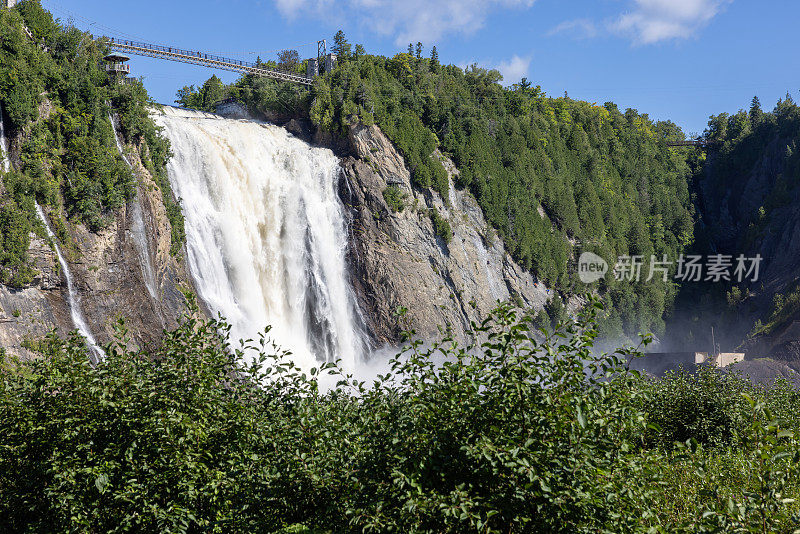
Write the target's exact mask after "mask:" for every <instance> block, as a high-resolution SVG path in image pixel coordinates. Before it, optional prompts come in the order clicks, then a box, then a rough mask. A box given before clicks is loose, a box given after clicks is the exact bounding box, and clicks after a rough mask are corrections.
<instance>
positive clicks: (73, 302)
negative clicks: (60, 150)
mask: <svg viewBox="0 0 800 534" xmlns="http://www.w3.org/2000/svg"><path fill="white" fill-rule="evenodd" d="M0 151H2V153H3V172H8V171H10V170H11V161H10V160H9V159H8V142H7V140H6V131H5V126H4V125H3V108H2V106H0ZM36 215H37V216H38V217H39V220H41V221H42V224H43V225H44V228H45V230H46V231H47V235H48V236H49V237H50V239H51V240H52V241H53V245H54V246H55V248H56V256H57V257H58V263H59V265H61V270H62V271H63V272H64V278H65V279H66V282H67V305H68V306H69V313H70V316H71V317H72V324H73V325H74V326H75V328H76V329H77V330H78V333H80V334H81V335H82V336H83V337H84V338H86V344H87V345H88V346H89V350H91V352H92V360H93V361H94V362H95V363H97V362H98V361H100V360H102V359H103V358H105V353H104V352H103V349H101V348H100V346H99V345H98V344H97V341H95V339H94V336H93V335H92V332H91V330H89V325H88V324H86V320H85V319H84V318H83V312H81V301H80V296H79V295H78V293H77V292H76V291H75V286H74V284H73V283H72V273H71V272H70V270H69V264H68V263H67V262H66V260H65V259H64V256H63V255H62V254H61V248H60V247H59V246H58V241H57V240H56V236H55V234H53V230H51V229H50V223H48V222H47V217H45V215H44V211H42V208H41V206H39V203H38V202H37V203H36Z"/></svg>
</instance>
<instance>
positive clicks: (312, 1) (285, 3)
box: [275, 0, 334, 19]
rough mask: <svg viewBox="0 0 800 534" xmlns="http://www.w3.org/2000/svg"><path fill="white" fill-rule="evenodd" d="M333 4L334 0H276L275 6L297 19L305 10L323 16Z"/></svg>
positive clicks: (291, 17)
mask: <svg viewBox="0 0 800 534" xmlns="http://www.w3.org/2000/svg"><path fill="white" fill-rule="evenodd" d="M333 6H334V1H333V0H275V7H277V8H278V11H280V12H281V14H282V15H283V16H285V17H286V18H288V19H295V18H297V17H298V16H299V15H300V14H301V13H305V12H309V13H313V14H316V15H320V16H322V15H324V14H325V12H326V10H330V9H331V8H333Z"/></svg>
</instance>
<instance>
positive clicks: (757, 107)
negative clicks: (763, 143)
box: [750, 96, 764, 127]
mask: <svg viewBox="0 0 800 534" xmlns="http://www.w3.org/2000/svg"><path fill="white" fill-rule="evenodd" d="M762 115H764V112H763V111H761V101H760V100H759V99H758V96H754V97H753V101H752V102H751V103H750V124H752V125H753V127H755V126H756V124H758V122H760V120H761V117H762Z"/></svg>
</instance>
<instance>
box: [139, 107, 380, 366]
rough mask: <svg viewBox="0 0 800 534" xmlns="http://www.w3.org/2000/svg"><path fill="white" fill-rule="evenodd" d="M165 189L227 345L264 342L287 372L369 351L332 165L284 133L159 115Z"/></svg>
mask: <svg viewBox="0 0 800 534" xmlns="http://www.w3.org/2000/svg"><path fill="white" fill-rule="evenodd" d="M154 118H155V120H156V122H157V123H158V124H159V125H161V126H163V127H164V129H165V133H166V135H167V137H168V138H169V140H170V142H171V144H172V152H173V154H174V156H173V158H172V159H171V160H170V163H169V168H168V171H169V179H170V183H171V185H172V188H173V190H174V191H175V194H176V196H177V197H178V198H180V200H181V205H182V207H183V213H184V217H185V220H186V241H187V250H188V260H189V268H190V270H191V272H192V276H193V278H194V280H195V284H196V287H197V290H198V293H199V296H200V297H201V298H202V299H203V301H204V302H205V303H206V304H207V305H208V306H209V307H210V309H211V310H212V311H214V312H217V313H220V314H221V315H223V316H224V317H225V318H226V319H227V321H228V322H229V323H230V324H231V325H232V332H233V335H234V336H235V338H236V339H248V338H250V339H256V335H257V334H258V332H260V331H262V330H263V329H264V327H265V326H267V325H271V326H272V332H271V336H272V338H273V339H274V340H275V341H276V342H277V343H278V344H279V345H280V346H281V347H282V348H284V349H288V350H291V351H292V353H293V354H294V361H295V363H296V364H298V365H301V366H303V367H310V366H313V365H315V364H316V363H317V362H318V361H319V360H326V361H331V360H334V359H341V360H342V362H341V363H342V366H343V367H344V368H346V369H354V368H355V365H356V364H357V363H358V362H359V361H360V360H361V358H362V357H363V355H364V353H365V351H366V342H365V336H364V335H363V333H362V329H361V328H360V327H359V326H358V325H359V324H360V323H359V319H360V316H359V313H358V308H357V306H356V305H355V299H354V296H353V294H352V290H351V288H350V285H349V283H348V274H347V267H346V259H345V252H346V247H347V234H346V222H345V217H344V211H343V208H342V205H341V202H340V200H339V198H338V195H337V184H338V180H339V179H340V176H341V174H340V169H339V162H338V159H337V158H336V157H335V156H334V155H333V153H332V152H331V151H330V150H326V149H319V148H312V147H311V146H309V145H308V144H306V143H304V142H302V141H300V140H299V139H296V138H294V137H292V136H291V135H289V134H288V133H287V132H286V131H285V130H283V129H282V128H278V127H276V126H271V125H266V124H260V123H256V122H252V121H244V120H230V119H223V118H221V117H219V116H216V115H211V114H206V113H200V112H194V111H187V110H180V109H177V108H164V109H163V113H162V112H159V111H156V112H155V114H154Z"/></svg>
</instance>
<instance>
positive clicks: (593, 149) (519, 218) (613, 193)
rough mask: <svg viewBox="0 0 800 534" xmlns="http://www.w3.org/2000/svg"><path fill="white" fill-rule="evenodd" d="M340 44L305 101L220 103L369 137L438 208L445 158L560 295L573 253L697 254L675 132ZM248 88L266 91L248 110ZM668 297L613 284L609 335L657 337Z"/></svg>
mask: <svg viewBox="0 0 800 534" xmlns="http://www.w3.org/2000/svg"><path fill="white" fill-rule="evenodd" d="M335 42H336V43H337V47H338V48H337V49H339V50H340V53H339V66H338V68H337V69H335V70H334V71H333V72H331V73H326V74H325V75H324V76H323V77H321V78H319V79H318V80H317V82H316V83H315V85H314V87H313V89H312V90H311V92H310V93H309V92H307V91H303V90H302V89H293V90H291V91H290V89H289V87H290V86H289V85H288V84H280V83H276V82H271V81H266V80H263V79H262V80H258V81H256V80H253V79H247V77H243V78H242V79H241V80H240V81H239V82H237V83H236V84H235V85H234V86H233V87H231V88H230V90H229V91H228V92H227V93H226V96H227V95H229V96H237V95H242V94H245V95H247V96H246V98H245V99H244V101H245V102H246V103H248V105H249V107H250V108H251V109H253V110H254V111H262V110H265V109H269V110H271V111H272V112H278V111H283V112H290V111H292V110H295V111H296V112H298V113H300V114H301V115H305V114H306V113H308V116H309V117H310V118H311V120H312V121H313V122H314V123H315V124H316V125H317V126H318V127H320V128H322V129H324V130H331V131H334V132H336V131H343V130H345V129H346V128H348V127H349V125H351V124H353V123H354V122H356V121H361V122H363V123H366V124H371V123H376V124H378V125H379V126H380V127H381V129H382V130H383V131H384V132H385V133H386V134H387V136H388V137H389V138H390V139H391V140H392V142H393V143H394V144H395V145H396V146H397V147H398V148H399V149H400V151H401V153H402V154H403V156H404V159H405V161H406V164H407V165H408V167H409V169H410V170H411V174H412V179H413V183H414V184H415V185H416V186H417V187H420V188H432V189H434V190H436V191H438V192H439V194H440V195H441V196H442V198H443V199H445V201H446V200H447V198H448V194H447V187H448V185H447V184H448V182H447V173H446V172H445V170H444V168H443V166H442V164H441V162H440V161H439V160H438V158H436V157H435V156H434V150H435V149H436V148H437V147H438V148H441V149H442V150H443V151H444V152H446V153H448V154H449V155H450V156H451V157H452V158H453V160H454V162H455V163H456V165H457V167H458V169H459V171H460V172H459V175H458V181H459V183H458V184H457V185H458V186H460V187H468V188H469V189H470V191H472V193H473V194H474V196H475V198H476V199H477V200H478V203H479V204H480V206H481V208H482V209H483V211H484V213H485V215H486V218H487V220H489V221H490V223H491V224H492V225H493V227H494V228H496V229H497V230H498V233H499V235H500V236H501V237H502V238H503V240H504V242H505V244H506V247H507V248H508V250H509V251H510V252H511V254H512V256H513V257H514V258H515V259H516V260H517V261H518V262H519V263H520V264H521V265H523V266H524V267H526V268H528V269H530V270H532V271H533V272H535V273H536V274H537V276H539V277H540V278H541V279H543V280H545V281H547V282H548V283H551V284H554V285H556V286H557V287H558V288H559V289H560V290H561V291H564V292H567V293H570V292H580V291H582V290H583V286H581V285H580V284H579V282H577V280H576V279H575V278H574V273H572V272H571V271H570V269H569V262H570V260H571V258H572V257H573V255H574V254H575V252H574V250H573V245H572V244H571V241H573V242H574V241H579V242H580V243H581V244H582V249H583V250H590V251H593V252H596V253H598V254H600V255H601V256H603V257H605V258H608V259H609V260H614V259H616V258H617V257H618V256H620V255H641V256H643V257H644V258H647V259H649V258H650V256H651V255H655V256H656V257H658V258H661V257H662V256H663V255H664V254H666V255H667V256H668V257H670V258H677V256H678V255H679V254H680V253H681V252H682V251H683V250H684V248H685V247H686V246H687V245H688V244H690V243H691V242H692V239H693V224H694V222H693V207H692V202H691V199H690V195H689V187H688V184H689V178H690V167H689V165H688V164H687V158H686V152H685V151H684V152H681V151H675V150H671V149H669V148H668V147H667V146H666V144H665V143H666V142H667V141H670V140H678V139H683V138H684V135H683V133H682V132H681V131H680V129H679V128H678V127H677V126H676V125H675V124H673V123H671V122H658V123H654V122H653V121H651V120H650V119H649V118H648V117H647V115H642V114H639V113H638V112H636V111H635V110H627V111H625V112H622V111H620V110H619V109H618V108H617V106H615V105H614V104H612V103H607V104H605V105H603V106H598V105H594V104H590V103H587V102H581V101H577V100H574V99H571V98H568V97H563V98H551V97H547V96H545V95H544V94H543V93H542V92H541V90H540V89H539V88H538V87H533V86H532V85H531V84H530V82H528V81H527V80H522V81H521V82H520V83H517V84H513V85H511V86H510V87H503V86H502V85H501V84H500V83H499V82H500V80H501V77H500V74H499V73H498V72H497V71H492V70H486V69H482V68H479V67H477V66H472V67H470V68H468V69H466V70H464V69H462V68H460V67H457V66H454V65H441V64H439V62H438V59H427V58H425V57H422V55H421V54H417V53H416V49H415V53H414V54H407V53H401V54H397V55H395V56H394V57H391V58H387V57H381V56H374V55H367V54H363V53H361V54H354V53H352V52H351V47H350V45H349V43H347V42H346V39H345V38H344V35H343V34H337V39H336V40H335ZM254 84H257V85H254ZM256 86H257V87H262V86H270V87H272V90H270V91H267V90H261V91H260V93H258V95H257V97H256V98H255V99H253V95H256V92H257V91H256ZM609 278H610V277H609ZM675 290H676V289H675V285H674V284H672V283H666V284H665V283H663V282H658V281H656V282H653V281H651V282H649V283H644V282H642V283H639V284H633V283H628V282H626V283H616V282H615V281H614V280H607V282H606V283H605V285H603V286H602V287H601V291H602V293H603V294H604V295H606V298H607V301H608V302H609V303H610V304H611V306H610V310H611V311H610V316H609V317H608V318H607V319H606V320H604V322H603V324H604V329H605V333H606V334H607V335H618V334H621V333H623V331H624V332H626V333H628V334H631V335H632V334H635V333H636V332H640V331H656V332H660V331H661V329H662V328H663V320H662V318H663V315H664V313H665V312H666V311H667V310H669V308H670V305H671V302H672V300H673V298H674V295H675Z"/></svg>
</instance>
